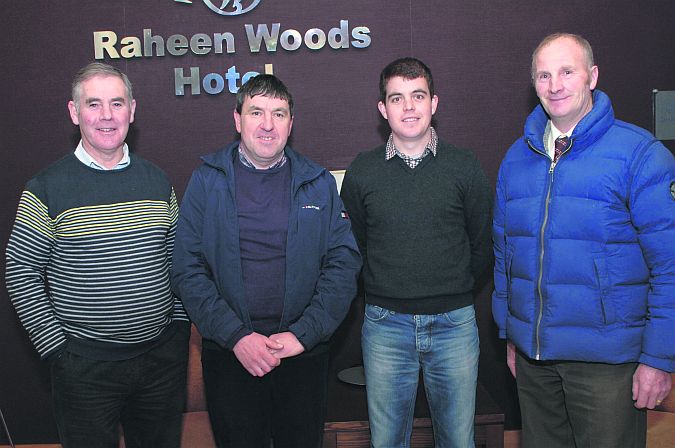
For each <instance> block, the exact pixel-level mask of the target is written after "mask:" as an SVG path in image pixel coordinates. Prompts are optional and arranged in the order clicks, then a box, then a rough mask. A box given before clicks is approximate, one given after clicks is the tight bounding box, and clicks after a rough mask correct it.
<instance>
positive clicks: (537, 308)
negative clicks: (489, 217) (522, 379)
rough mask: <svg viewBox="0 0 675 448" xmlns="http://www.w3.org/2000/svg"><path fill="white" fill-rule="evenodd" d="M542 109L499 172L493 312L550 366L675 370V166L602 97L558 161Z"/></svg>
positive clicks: (505, 330)
mask: <svg viewBox="0 0 675 448" xmlns="http://www.w3.org/2000/svg"><path fill="white" fill-rule="evenodd" d="M547 121H548V117H547V115H546V114H545V112H544V110H543V109H542V107H541V106H537V107H536V108H535V109H534V111H533V112H532V113H531V114H530V116H529V117H528V119H527V122H526V124H525V135H524V137H522V138H520V139H518V140H517V141H516V142H515V143H514V144H513V146H511V148H510V149H509V151H508V153H507V154H506V157H505V158H504V161H503V162H502V165H501V168H500V170H499V177H498V181H497V195H496V201H495V212H494V223H493V238H494V244H495V256H496V265H495V292H494V294H493V315H494V318H495V321H496V322H497V325H498V326H499V333H500V337H502V338H504V337H505V338H508V339H509V340H510V341H511V342H513V343H514V344H515V345H516V346H517V347H518V348H519V349H520V350H521V351H522V352H523V353H524V354H525V355H526V356H529V357H530V358H533V359H542V360H580V361H596V362H605V363H611V364H616V363H623V362H636V361H637V362H640V363H643V364H647V365H650V366H652V367H655V368H658V369H661V370H664V371H670V372H672V371H675V342H674V341H675V224H674V218H675V196H673V195H674V194H675V193H673V192H672V188H673V181H674V180H675V160H674V158H673V155H672V154H671V153H670V151H669V150H668V149H666V148H665V147H664V146H663V145H662V144H661V143H660V142H659V141H658V140H656V139H655V138H654V137H653V136H652V135H651V134H650V133H648V132H647V131H645V130H643V129H640V128H638V127H636V126H633V125H631V124H628V123H624V122H622V121H619V120H615V119H614V112H613V110H612V106H611V103H610V100H609V98H608V97H607V95H605V94H604V93H603V92H601V91H599V90H596V91H595V92H594V94H593V109H592V110H591V111H590V112H589V113H588V114H587V115H586V116H585V117H584V118H583V119H582V120H581V121H580V122H579V123H578V124H577V126H576V127H575V128H574V131H573V133H572V135H571V144H570V146H569V149H568V151H567V152H565V153H564V154H563V155H562V157H561V159H560V160H559V161H558V163H557V164H556V165H553V164H552V163H551V159H550V157H549V156H548V155H547V153H546V151H545V149H544V144H543V134H544V131H545V128H546V124H547Z"/></svg>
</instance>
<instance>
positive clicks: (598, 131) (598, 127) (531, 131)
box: [525, 89, 614, 153]
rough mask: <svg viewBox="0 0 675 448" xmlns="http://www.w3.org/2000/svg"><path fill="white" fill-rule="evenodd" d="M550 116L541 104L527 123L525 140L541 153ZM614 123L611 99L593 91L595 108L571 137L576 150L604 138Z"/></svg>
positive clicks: (578, 125) (579, 124)
mask: <svg viewBox="0 0 675 448" xmlns="http://www.w3.org/2000/svg"><path fill="white" fill-rule="evenodd" d="M547 123H548V115H546V112H545V111H544V108H543V107H542V105H541V104H539V105H538V106H537V107H535V108H534V110H533V111H532V113H531V114H530V115H529V116H528V117H527V120H526V121H525V139H526V140H527V142H528V143H529V145H530V146H532V147H534V148H535V149H537V150H538V151H540V152H543V153H546V150H545V149H544V131H545V130H546V124H547ZM613 123H614V110H613V109H612V102H611V101H610V99H609V97H608V96H607V95H606V94H605V93H604V92H603V91H601V90H598V89H596V90H594V91H593V108H592V109H591V111H590V112H589V113H587V114H586V115H585V116H584V117H583V118H582V119H581V121H579V123H578V124H577V125H576V127H575V128H574V132H572V135H571V136H570V137H571V139H572V141H573V142H574V150H575V151H581V150H583V149H586V148H587V147H588V146H590V145H591V144H592V143H593V142H595V141H597V140H598V139H599V138H600V137H602V136H603V135H604V134H605V132H607V130H608V129H609V128H610V127H611V126H612V124H613Z"/></svg>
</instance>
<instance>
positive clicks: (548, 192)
mask: <svg viewBox="0 0 675 448" xmlns="http://www.w3.org/2000/svg"><path fill="white" fill-rule="evenodd" d="M527 143H528V145H530V148H532V149H533V150H535V151H536V152H539V150H537V148H535V147H534V146H532V144H531V143H530V142H529V141H528V142H527ZM572 143H573V142H572V141H570V145H569V146H568V147H567V149H565V151H564V152H563V153H562V154H560V158H559V159H558V161H557V162H554V161H553V160H551V166H550V167H549V169H548V176H549V181H548V188H547V190H546V201H545V202H544V204H545V206H544V220H543V221H542V223H541V228H540V229H539V245H540V247H541V249H540V251H539V275H538V277H537V293H538V294H539V313H538V315H537V325H536V326H535V339H536V346H537V352H536V353H535V356H534V359H536V360H539V359H540V358H541V344H540V340H539V336H540V328H541V319H542V317H543V315H544V293H543V292H542V289H541V283H542V280H543V278H544V233H545V231H546V225H547V224H548V209H549V206H550V205H551V190H552V188H553V173H554V171H555V167H556V165H557V164H558V163H559V162H560V159H562V156H563V155H565V153H566V152H567V151H569V150H570V149H572ZM539 153H540V154H541V152H539ZM546 156H547V157H549V159H550V156H548V153H547V154H546Z"/></svg>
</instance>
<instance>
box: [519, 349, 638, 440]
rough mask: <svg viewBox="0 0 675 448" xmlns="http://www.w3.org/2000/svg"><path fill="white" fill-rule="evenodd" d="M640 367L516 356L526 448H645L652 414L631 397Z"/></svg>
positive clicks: (633, 364)
mask: <svg viewBox="0 0 675 448" xmlns="http://www.w3.org/2000/svg"><path fill="white" fill-rule="evenodd" d="M636 368H637V364H636V363H628V364H617V365H613V364H603V363H590V362H576V361H534V360H531V359H529V358H527V357H524V356H522V355H521V353H517V355H516V382H517V384H518V397H519V399H520V411H521V414H522V422H523V431H522V448H542V447H546V448H557V447H561V448H563V447H564V448H567V447H576V448H605V447H606V448H638V447H639V448H643V447H644V446H645V445H646V433H647V413H646V412H645V410H644V409H642V410H640V409H636V408H635V407H634V406H633V399H632V396H631V394H632V392H631V388H632V382H633V373H634V372H635V369H636Z"/></svg>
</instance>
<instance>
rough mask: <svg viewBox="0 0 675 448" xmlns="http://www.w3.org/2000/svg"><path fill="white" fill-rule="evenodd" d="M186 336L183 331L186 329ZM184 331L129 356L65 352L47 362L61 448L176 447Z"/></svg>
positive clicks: (183, 378)
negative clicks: (117, 357)
mask: <svg viewBox="0 0 675 448" xmlns="http://www.w3.org/2000/svg"><path fill="white" fill-rule="evenodd" d="M188 335H189V333H188ZM188 335H186V334H185V332H184V331H176V334H175V335H174V336H173V337H172V338H171V339H169V340H168V341H166V342H164V343H163V344H161V345H159V346H157V347H155V348H153V349H152V350H150V351H148V352H146V353H144V354H142V355H140V356H137V357H135V358H132V359H128V360H123V361H97V360H92V359H88V358H85V357H82V356H78V355H75V354H73V353H69V352H67V351H66V352H65V353H63V354H62V355H61V356H60V357H59V358H58V359H56V360H54V361H53V362H52V365H51V378H52V400H53V406H54V413H55V416H56V424H57V427H58V430H59V437H60V439H61V444H62V445H63V447H64V448H117V447H118V446H119V425H120V424H121V425H122V429H123V431H124V439H125V444H126V446H127V448H158V447H162V448H164V447H166V448H173V447H175V448H178V447H179V446H180V436H181V425H182V415H183V408H184V406H185V385H186V373H187V355H188Z"/></svg>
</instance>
